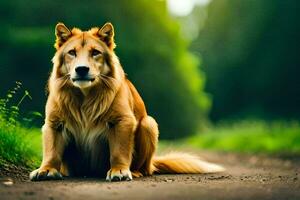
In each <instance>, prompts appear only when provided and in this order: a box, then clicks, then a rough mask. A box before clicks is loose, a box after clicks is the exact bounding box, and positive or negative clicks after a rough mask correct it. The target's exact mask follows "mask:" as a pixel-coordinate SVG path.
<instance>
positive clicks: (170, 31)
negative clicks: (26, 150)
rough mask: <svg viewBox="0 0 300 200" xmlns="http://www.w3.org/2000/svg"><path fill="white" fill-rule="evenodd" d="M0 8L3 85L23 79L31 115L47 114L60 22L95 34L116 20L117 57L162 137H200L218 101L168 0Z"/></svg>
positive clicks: (18, 3)
mask: <svg viewBox="0 0 300 200" xmlns="http://www.w3.org/2000/svg"><path fill="white" fill-rule="evenodd" d="M0 4H2V5H0V10H3V12H2V13H3V16H1V19H3V22H2V23H1V27H0V31H1V33H2V37H1V38H0V44H1V47H2V48H1V49H0V60H1V64H0V67H1V69H3V70H4V73H5V74H6V76H5V77H3V78H2V79H1V80H0V84H1V85H7V83H8V82H11V81H12V80H15V79H18V80H22V82H23V84H25V85H26V87H28V89H29V90H30V91H31V95H32V97H33V98H34V99H35V101H34V104H30V103H28V102H25V103H24V104H23V106H24V108H26V110H38V111H42V110H44V105H45V95H44V85H45V83H46V79H47V76H48V72H49V71H50V70H51V63H50V59H51V58H52V56H53V53H54V49H53V43H54V39H55V37H54V27H55V24H56V23H57V22H59V21H62V22H64V23H65V24H66V25H67V26H70V27H73V26H78V27H79V28H82V29H87V28H90V27H91V26H101V25H103V24H104V23H105V22H106V21H111V22H112V23H113V24H114V26H115V32H116V38H115V40H116V43H117V49H116V51H117V55H118V56H119V57H120V60H121V63H122V65H123V67H124V68H125V71H126V73H127V74H128V77H129V79H130V80H132V82H133V83H134V84H135V86H136V87H137V89H138V90H139V92H140V93H141V95H142V97H143V99H144V100H145V103H146V105H147V108H148V111H149V114H150V115H152V116H154V117H155V118H156V119H157V121H158V123H159V125H160V132H161V134H160V136H161V138H177V137H184V136H186V135H188V134H192V133H195V132H196V131H197V130H198V128H199V126H200V125H201V122H202V121H203V120H202V119H205V117H206V113H207V111H208V110H209V106H210V100H209V98H208V97H207V95H206V94H205V92H204V91H203V88H204V84H205V83H204V80H205V79H204V75H203V73H201V70H200V66H199V64H200V62H199V59H198V58H197V57H195V56H194V55H193V54H191V53H190V52H189V51H188V48H189V42H188V41H186V40H185V39H183V38H182V36H181V34H180V31H179V29H180V27H179V24H178V23H177V22H176V21H174V20H173V19H171V18H170V17H169V16H168V13H167V9H166V4H165V1H149V0H131V1H119V0H102V1H98V0H90V1H88V2H83V1H72V0H65V1H61V2H60V1H50V0H41V1H30V2H26V1H23V0H15V1H6V2H4V1H2V2H1V3H0ZM65 5H68V6H65ZM6 10H10V12H9V13H7V12H6ZM45 13H50V14H47V15H45ZM8 66H9V67H8ZM1 90H5V88H2V89H1Z"/></svg>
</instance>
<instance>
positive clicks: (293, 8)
mask: <svg viewBox="0 0 300 200" xmlns="http://www.w3.org/2000/svg"><path fill="white" fill-rule="evenodd" d="M299 8H300V2H299V1H297V0H286V1H281V0H264V1H261V0H243V1H240V0H214V1H212V3H211V4H210V6H209V8H208V19H207V21H206V25H205V27H204V28H203V30H202V31H201V32H200V34H199V37H198V39H197V41H196V42H195V43H194V44H193V46H192V49H193V51H197V52H200V54H201V55H202V56H203V68H204V71H205V72H206V75H207V84H206V90H207V92H209V93H211V94H212V96H213V106H212V111H211V118H212V119H213V120H220V119H226V118H240V117H243V118H245V117H254V118H265V119H274V118H277V119H278V118H294V119H300V79H299V74H300V67H299V66H300V57H299V55H298V54H299V52H300V46H299V43H300V37H299V32H300V20H299V18H300V13H299Z"/></svg>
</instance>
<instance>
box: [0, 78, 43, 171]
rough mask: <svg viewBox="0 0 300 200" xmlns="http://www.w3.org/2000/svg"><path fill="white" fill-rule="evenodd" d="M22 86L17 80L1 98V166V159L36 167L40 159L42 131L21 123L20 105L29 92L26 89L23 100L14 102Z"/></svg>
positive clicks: (28, 95)
mask: <svg viewBox="0 0 300 200" xmlns="http://www.w3.org/2000/svg"><path fill="white" fill-rule="evenodd" d="M20 88H21V83H20V82H17V85H16V87H15V88H14V89H13V90H10V91H9V92H8V94H7V96H6V98H2V99H0V138H1V140H0V167H1V161H2V162H3V161H5V162H9V163H14V164H16V165H23V166H25V167H36V165H37V163H38V161H39V160H40V152H41V142H40V131H39V130H38V129H34V128H26V127H24V126H23V125H21V123H20V121H21V120H20V116H19V106H20V104H21V102H22V101H23V100H24V99H25V98H26V97H30V94H29V92H28V91H26V90H25V92H24V95H23V97H22V98H21V100H20V101H19V102H18V103H17V104H16V105H13V104H12V99H13V97H14V95H15V94H16V93H17V92H18V90H19V89H20Z"/></svg>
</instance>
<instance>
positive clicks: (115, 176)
mask: <svg viewBox="0 0 300 200" xmlns="http://www.w3.org/2000/svg"><path fill="white" fill-rule="evenodd" d="M106 180H107V181H131V180H132V175H131V172H130V170H129V169H126V168H118V167H112V168H111V169H110V170H109V171H108V172H107V176H106Z"/></svg>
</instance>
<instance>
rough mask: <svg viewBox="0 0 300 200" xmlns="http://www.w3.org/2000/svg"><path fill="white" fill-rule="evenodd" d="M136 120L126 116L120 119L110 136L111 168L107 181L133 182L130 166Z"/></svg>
mask: <svg viewBox="0 0 300 200" xmlns="http://www.w3.org/2000/svg"><path fill="white" fill-rule="evenodd" d="M135 129H136V119H135V118H134V117H133V116H125V117H122V118H120V119H118V122H117V123H116V124H115V125H114V127H113V128H112V129H111V131H110V133H109V135H108V141H109V150H110V165H111V168H110V170H109V171H108V172H107V176H106V180H108V181H121V180H132V175H131V172H130V165H131V161H132V153H133V146H134V132H135Z"/></svg>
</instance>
